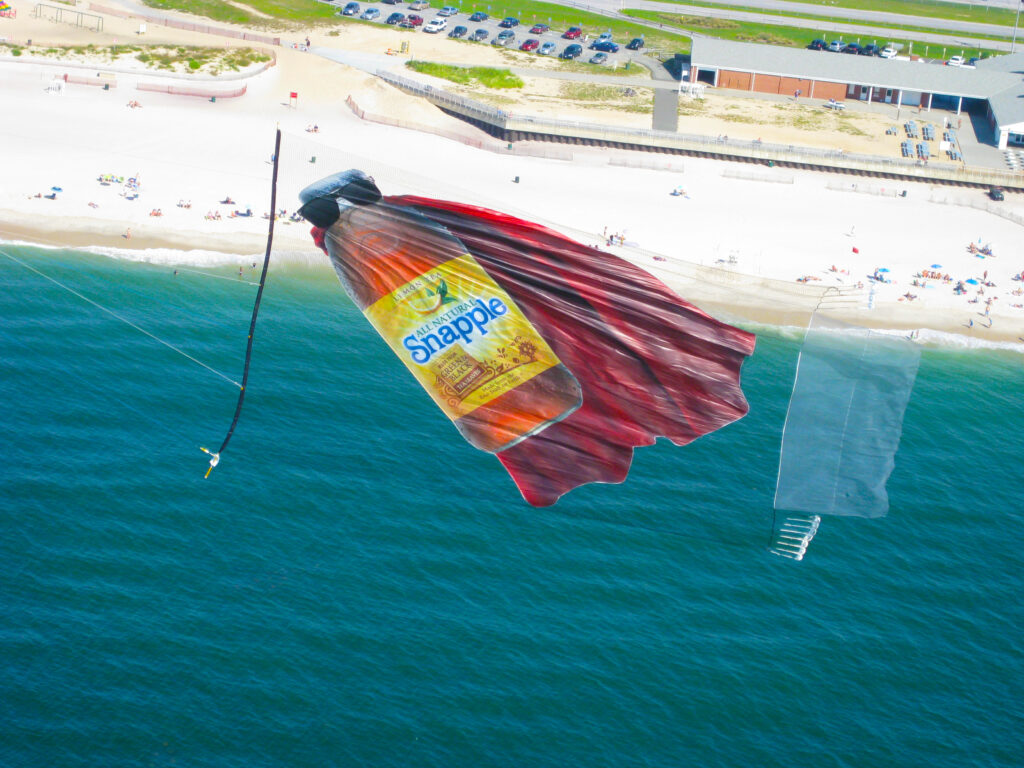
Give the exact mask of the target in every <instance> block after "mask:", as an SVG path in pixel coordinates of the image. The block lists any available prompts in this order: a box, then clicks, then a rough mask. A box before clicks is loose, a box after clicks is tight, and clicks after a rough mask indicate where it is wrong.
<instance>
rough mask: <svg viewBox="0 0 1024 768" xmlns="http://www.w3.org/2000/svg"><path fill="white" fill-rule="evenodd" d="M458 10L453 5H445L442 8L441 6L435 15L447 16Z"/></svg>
mask: <svg viewBox="0 0 1024 768" xmlns="http://www.w3.org/2000/svg"><path fill="white" fill-rule="evenodd" d="M458 12H459V9H458V8H456V7H455V6H454V5H446V6H445V7H444V8H442V9H441V10H440V11H438V12H437V15H438V16H445V17H447V16H454V15H455V14H457V13H458Z"/></svg>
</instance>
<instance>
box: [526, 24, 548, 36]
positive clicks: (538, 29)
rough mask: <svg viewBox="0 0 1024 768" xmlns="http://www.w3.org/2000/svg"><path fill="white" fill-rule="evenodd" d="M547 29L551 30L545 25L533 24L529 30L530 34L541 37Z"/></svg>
mask: <svg viewBox="0 0 1024 768" xmlns="http://www.w3.org/2000/svg"><path fill="white" fill-rule="evenodd" d="M549 29H551V27H549V26H548V25H547V24H534V25H533V27H531V28H530V34H531V35H543V34H544V33H545V32H547V31H548V30H549Z"/></svg>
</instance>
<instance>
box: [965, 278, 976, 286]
mask: <svg viewBox="0 0 1024 768" xmlns="http://www.w3.org/2000/svg"><path fill="white" fill-rule="evenodd" d="M964 282H965V283H967V284H968V285H977V284H978V281H977V280H975V279H974V278H973V277H972V278H971V279H970V280H964Z"/></svg>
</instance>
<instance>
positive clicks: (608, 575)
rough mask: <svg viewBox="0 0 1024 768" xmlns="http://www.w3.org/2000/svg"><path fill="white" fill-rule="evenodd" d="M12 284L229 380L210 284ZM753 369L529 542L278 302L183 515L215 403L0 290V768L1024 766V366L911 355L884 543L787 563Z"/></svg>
mask: <svg viewBox="0 0 1024 768" xmlns="http://www.w3.org/2000/svg"><path fill="white" fill-rule="evenodd" d="M3 250H4V251H5V252H7V253H10V254H12V255H15V256H16V257H17V258H19V259H23V260H25V261H26V262H27V263H30V264H32V265H33V266H35V267H36V268H38V269H40V270H42V271H43V272H45V273H46V274H48V275H51V276H52V277H54V278H55V279H58V280H60V281H62V282H64V283H65V284H66V285H68V286H70V287H73V288H74V289H75V290H76V291H78V292H79V293H81V294H82V295H83V296H88V297H89V298H92V299H94V300H96V301H99V302H101V303H102V304H103V305H105V306H106V307H108V308H110V309H111V310H113V311H115V312H117V314H118V315H120V316H121V317H122V318H123V319H124V320H128V321H131V322H133V323H136V324H138V325H139V326H140V327H142V328H145V329H146V330H148V331H150V332H152V333H154V334H156V335H157V336H159V337H160V338H161V339H163V340H165V341H167V342H168V343H171V344H174V345H176V346H178V347H180V348H181V349H182V350H184V351H186V352H187V353H188V354H190V355H192V356H194V357H195V358H197V359H199V360H201V361H203V362H204V363H206V364H208V365H209V366H211V367H213V368H215V369H217V370H218V371H220V372H222V373H224V374H225V375H227V376H228V377H229V378H234V379H237V378H239V377H240V375H241V362H242V357H243V352H244V346H245V333H246V329H247V327H248V316H249V311H250V307H251V301H252V298H253V292H254V290H255V289H254V288H253V287H252V286H249V285H246V284H245V283H244V282H242V281H239V280H238V279H237V272H236V271H235V269H236V268H232V267H223V268H219V269H212V270H208V272H209V273H210V274H213V275H216V277H210V276H207V275H200V274H196V273H191V272H184V271H182V272H180V273H179V274H178V275H177V276H175V275H174V274H173V272H172V269H171V268H170V267H167V266H161V265H153V264H145V263H132V262H128V261H124V260H117V259H111V258H107V257H104V256H100V255H91V254H84V253H73V252H67V251H53V250H50V251H44V250H39V249H35V248H30V247H15V246H3ZM247 277H249V275H248V274H247ZM222 278H226V279H222ZM759 331H760V333H759V340H758V347H757V351H756V353H755V354H754V356H753V357H752V358H751V359H750V360H749V361H748V362H747V364H746V366H745V368H744V374H743V378H744V389H745V391H746V393H747V396H748V399H749V401H750V404H751V412H750V414H749V416H747V417H746V418H745V419H743V420H741V421H740V422H737V423H736V424H734V425H731V426H729V427H727V428H725V429H723V430H721V431H719V432H717V433H715V434H712V435H710V436H708V437H706V438H704V439H702V440H700V441H698V442H697V443H695V444H693V445H691V446H688V447H686V448H676V447H674V446H672V445H670V444H668V443H666V442H664V441H663V442H661V443H659V444H658V445H656V446H653V447H650V448H645V449H641V450H639V451H638V452H637V454H636V457H635V461H634V465H633V469H632V472H631V474H630V476H629V478H628V480H627V481H626V482H625V483H624V484H622V485H618V486H588V487H585V488H582V489H579V490H577V491H574V492H572V493H570V494H569V495H567V496H566V497H564V498H563V499H562V500H561V501H560V502H559V504H558V505H557V506H555V507H553V508H551V509H547V510H536V509H531V508H529V507H528V506H527V505H525V504H524V503H523V502H522V501H521V500H520V498H519V496H518V493H517V492H516V490H515V488H514V486H513V485H512V483H511V481H510V480H509V479H508V478H507V476H506V475H505V473H504V471H503V470H502V469H501V467H500V466H499V464H498V462H497V461H496V460H495V459H494V458H493V457H490V456H488V455H485V454H482V453H480V452H478V451H476V450H474V449H472V448H471V447H470V446H469V445H468V444H466V443H465V442H464V441H463V440H462V439H461V438H459V436H458V435H457V433H456V432H455V430H454V428H453V427H451V426H450V424H449V423H448V422H447V421H446V420H445V419H444V418H443V417H442V416H441V415H440V414H439V413H438V412H437V411H436V409H435V408H434V406H433V405H432V403H430V401H429V400H428V398H427V396H426V394H425V393H423V392H422V391H421V390H420V389H419V387H418V385H417V384H415V382H413V380H412V379H411V377H410V376H408V374H406V373H405V371H404V370H403V369H402V368H401V367H400V366H399V365H398V364H397V361H395V360H394V359H393V357H392V353H391V352H390V351H389V350H388V349H387V348H386V347H385V345H384V344H383V342H381V341H380V340H379V339H378V338H377V336H376V334H375V333H374V332H373V331H372V329H371V328H370V327H369V326H368V324H367V323H366V322H365V321H364V320H363V319H362V316H361V315H360V314H359V313H358V311H357V310H355V309H354V308H353V306H352V305H351V303H350V302H349V301H348V299H347V298H346V297H345V296H344V295H343V293H342V291H341V289H340V286H339V285H338V284H337V281H336V280H335V278H334V277H333V275H332V274H331V273H330V272H329V271H328V269H327V268H325V267H324V268H321V267H313V266H298V265H292V266H280V267H276V268H275V269H273V270H272V273H271V276H270V280H269V283H268V289H267V292H266V294H265V297H264V302H263V309H262V312H261V316H260V323H259V326H258V328H257V342H256V348H255V353H254V358H253V367H252V373H251V377H250V381H249V389H248V394H247V400H246V408H245V411H244V413H243V414H242V419H241V422H240V424H239V427H238V430H237V432H236V434H235V436H234V439H233V441H232V443H231V445H230V447H229V449H228V451H227V452H226V453H225V455H224V458H223V460H222V461H221V464H220V466H219V467H218V468H217V469H216V470H215V471H214V472H213V474H212V475H211V477H210V479H208V480H204V479H203V473H204V471H205V469H206V466H207V463H206V457H205V455H204V454H202V453H201V452H200V451H199V450H198V446H199V445H201V444H203V445H208V446H211V447H212V446H216V445H218V444H219V442H220V440H221V439H222V438H223V435H224V432H225V430H226V429H227V426H228V424H229V422H230V419H231V415H232V413H233V409H234V404H235V398H236V394H237V390H236V389H235V388H234V387H233V385H231V384H230V383H228V382H227V381H225V380H224V379H222V378H220V377H219V376H218V375H216V374H214V373H212V372H210V371H209V370H207V369H205V368H202V367H200V366H199V365H197V364H195V363H194V362H191V361H189V360H188V359H186V358H184V357H182V356H181V355H179V354H178V353H176V352H174V351H173V350H171V349H169V348H168V347H166V346H164V345H163V344H161V343H159V342H157V341H155V340H154V339H153V338H151V337H149V336H146V335H144V334H143V333H141V332H139V331H138V330H136V329H134V328H132V327H130V326H128V325H127V324H126V323H125V322H122V320H119V319H117V318H114V317H112V316H110V315H109V314H107V313H104V312H102V311H100V310H98V309H97V308H96V307H94V306H92V305H90V304H88V303H86V302H85V301H83V300H82V299H81V298H79V297H77V296H75V295H73V294H71V293H69V292H68V291H66V290H64V289H62V288H60V287H58V286H56V285H54V284H53V283H51V282H49V281H47V280H45V279H43V278H42V277H40V276H39V275H37V274H35V273H33V272H31V271H29V270H27V269H25V268H24V267H22V266H20V265H18V264H16V263H14V262H12V261H10V260H9V259H7V258H5V257H4V256H3V255H2V254H0V452H2V453H0V459H2V460H0V510H2V514H0V526H2V531H0V557H2V561H0V562H2V567H0V765H3V766H104V767H105V768H114V767H117V766H171V765H176V766H216V767H217V768H226V767H230V766H245V767H246V768H250V767H252V766H335V765H337V766H422V767H424V768H426V767H428V766H531V767H532V766H559V767H561V766H682V765H701V766H755V765H756V766H776V765H778V766H783V765H784V766H794V765H798V766H803V765H807V766H891V765H899V766H916V765H921V766H1019V765H1020V764H1021V755H1022V754H1024V713H1022V707H1024V705H1022V702H1024V670H1022V666H1024V661H1022V650H1024V647H1022V645H1024V643H1022V640H1021V631H1022V628H1024V608H1022V600H1021V593H1022V586H1024V568H1022V565H1024V563H1022V560H1024V558H1022V555H1021V545H1022V542H1024V515H1022V506H1024V504H1022V496H1024V493H1022V492H1024V460H1022V452H1021V451H1022V447H1024V365H1022V364H1024V356H1022V355H1021V354H1019V353H1018V352H1015V351H1009V350H964V349H955V348H944V347H941V346H928V347H926V348H925V350H924V354H923V357H922V360H921V366H920V371H919V375H918V379H917V382H916V385H915V389H914V393H913V397H912V399H911V402H910V405H909V408H908V411H907V414H906V418H905V422H904V434H903V439H902V443H901V446H900V451H899V453H898V454H897V457H896V469H895V472H894V473H893V475H892V477H891V479H890V482H889V486H888V487H889V493H890V500H891V510H890V513H889V515H888V516H887V517H885V518H883V519H879V520H863V519H855V518H826V519H825V520H824V522H823V524H822V528H821V531H820V533H819V534H818V537H817V538H816V539H815V540H814V542H813V543H812V545H811V547H810V551H809V553H808V556H807V558H806V559H805V560H804V561H803V562H801V563H793V562H790V561H786V560H782V559H780V558H777V557H775V556H773V555H771V554H769V553H768V552H767V551H766V545H767V543H768V540H769V533H770V526H771V505H772V497H773V492H774V483H775V476H776V471H777V468H778V450H779V440H780V436H781V430H782V425H783V420H784V418H785V413H786V403H787V399H788V396H789V393H790V389H791V386H792V377H793V373H794V369H795V365H796V359H797V352H798V348H799V336H798V335H797V334H794V333H790V332H784V331H773V330H772V329H759Z"/></svg>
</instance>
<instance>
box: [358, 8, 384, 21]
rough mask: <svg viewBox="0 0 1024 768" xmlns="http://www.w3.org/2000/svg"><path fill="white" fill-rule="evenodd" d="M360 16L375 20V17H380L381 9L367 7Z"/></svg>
mask: <svg viewBox="0 0 1024 768" xmlns="http://www.w3.org/2000/svg"><path fill="white" fill-rule="evenodd" d="M359 18H360V19H366V20H367V21H373V20H374V19H379V18H380V9H379V8H367V9H366V10H365V11H363V15H362V16H360V17H359Z"/></svg>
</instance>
